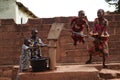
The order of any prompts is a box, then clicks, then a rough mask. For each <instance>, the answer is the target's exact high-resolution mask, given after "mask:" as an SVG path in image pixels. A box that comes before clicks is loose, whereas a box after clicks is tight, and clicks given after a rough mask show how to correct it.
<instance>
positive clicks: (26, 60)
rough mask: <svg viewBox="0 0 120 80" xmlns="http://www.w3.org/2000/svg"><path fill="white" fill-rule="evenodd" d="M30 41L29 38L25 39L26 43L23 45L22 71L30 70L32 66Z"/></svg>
mask: <svg viewBox="0 0 120 80" xmlns="http://www.w3.org/2000/svg"><path fill="white" fill-rule="evenodd" d="M30 44H31V43H30V41H29V40H28V39H24V43H23V45H22V52H21V55H20V72H23V71H28V69H29V66H30V55H31V53H30V47H29V46H30Z"/></svg>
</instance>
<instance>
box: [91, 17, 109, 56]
mask: <svg viewBox="0 0 120 80" xmlns="http://www.w3.org/2000/svg"><path fill="white" fill-rule="evenodd" d="M106 21H107V20H106V19H104V21H102V23H101V24H100V23H99V21H98V18H96V19H95V23H94V28H93V31H92V32H91V36H92V37H94V41H93V47H91V48H90V49H89V52H90V53H92V54H93V55H100V56H102V55H103V54H105V55H108V54H109V49H108V38H109V34H108V31H107V28H106Z"/></svg>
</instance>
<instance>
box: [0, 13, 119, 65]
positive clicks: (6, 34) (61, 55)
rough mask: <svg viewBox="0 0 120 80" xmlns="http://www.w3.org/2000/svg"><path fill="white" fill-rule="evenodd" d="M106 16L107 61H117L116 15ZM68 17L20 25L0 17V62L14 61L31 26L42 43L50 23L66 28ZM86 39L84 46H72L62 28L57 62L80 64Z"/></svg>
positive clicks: (33, 21) (117, 18)
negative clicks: (107, 21)
mask: <svg viewBox="0 0 120 80" xmlns="http://www.w3.org/2000/svg"><path fill="white" fill-rule="evenodd" d="M106 17H107V19H108V20H109V21H110V26H109V33H110V35H111V36H110V41H109V48H110V57H109V58H108V60H109V61H120V55H119V54H120V53H119V52H120V50H119V49H120V27H119V24H120V15H108V16H106ZM70 20H71V17H56V18H42V19H30V20H28V22H27V23H26V24H21V25H18V24H15V23H14V21H13V20H12V19H2V20H0V64H18V62H19V56H20V53H21V45H22V42H23V38H25V37H30V31H31V30H32V29H34V28H36V29H38V30H39V35H38V36H39V37H41V38H42V40H43V41H44V42H45V43H48V41H47V39H46V38H47V35H48V32H49V29H50V27H51V24H52V23H54V22H60V23H65V27H66V28H69V22H70ZM90 25H92V22H90ZM91 27H92V26H91ZM86 41H87V42H86V44H85V45H79V46H78V47H77V48H75V47H74V46H73V44H72V39H71V37H70V33H69V32H67V31H64V30H63V31H62V33H61V35H60V38H59V40H58V43H57V45H58V48H57V62H67V63H68V62H69V63H70V62H79V63H84V62H85V61H86V60H87V58H88V53H87V49H88V47H89V46H90V45H91V41H90V40H89V39H87V40H86ZM42 53H43V55H45V56H48V48H43V49H42ZM94 60H96V61H97V60H98V61H99V60H100V59H98V57H96V58H94Z"/></svg>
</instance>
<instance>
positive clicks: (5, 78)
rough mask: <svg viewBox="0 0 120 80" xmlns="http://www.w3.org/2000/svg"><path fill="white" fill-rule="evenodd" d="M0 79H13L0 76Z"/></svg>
mask: <svg viewBox="0 0 120 80" xmlns="http://www.w3.org/2000/svg"><path fill="white" fill-rule="evenodd" d="M0 80H11V78H6V77H0Z"/></svg>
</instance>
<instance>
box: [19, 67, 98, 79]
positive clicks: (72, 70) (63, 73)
mask: <svg viewBox="0 0 120 80" xmlns="http://www.w3.org/2000/svg"><path fill="white" fill-rule="evenodd" d="M98 73H99V71H98V70H97V69H96V68H95V67H85V66H81V65H64V66H57V69H56V70H51V71H45V72H26V73H19V80H98Z"/></svg>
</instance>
